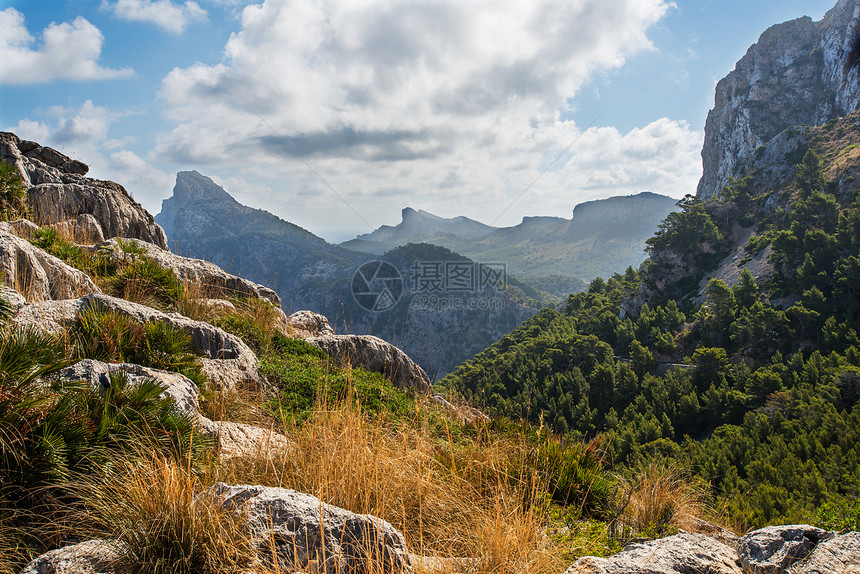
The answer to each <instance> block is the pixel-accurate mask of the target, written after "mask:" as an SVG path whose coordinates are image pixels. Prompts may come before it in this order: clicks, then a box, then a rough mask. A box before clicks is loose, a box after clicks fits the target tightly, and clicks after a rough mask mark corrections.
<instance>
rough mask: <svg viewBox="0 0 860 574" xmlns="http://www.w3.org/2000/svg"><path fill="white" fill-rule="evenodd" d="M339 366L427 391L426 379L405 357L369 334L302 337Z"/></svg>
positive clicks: (402, 385) (393, 347) (406, 386)
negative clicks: (363, 371) (363, 370)
mask: <svg viewBox="0 0 860 574" xmlns="http://www.w3.org/2000/svg"><path fill="white" fill-rule="evenodd" d="M306 341H307V342H308V343H310V344H311V345H314V346H316V347H319V348H320V349H322V350H323V351H324V352H325V354H327V355H328V356H329V357H331V358H332V359H334V360H335V361H337V362H339V363H340V364H342V365H349V366H351V367H354V368H356V367H360V368H362V369H365V370H367V371H371V372H374V373H381V374H382V375H383V376H384V377H385V378H387V379H388V380H390V381H391V382H392V383H394V385H395V386H397V387H401V388H407V389H416V390H418V391H419V392H427V391H428V390H430V378H429V377H428V376H427V373H425V372H424V369H422V368H421V367H419V366H418V365H417V364H416V363H415V362H414V361H413V360H412V359H410V358H409V356H408V355H407V354H406V353H404V352H403V351H401V350H400V349H398V348H397V347H395V346H394V345H392V344H391V343H388V342H386V341H383V340H382V339H380V338H379V337H374V336H372V335H323V336H320V337H310V338H308V339H306Z"/></svg>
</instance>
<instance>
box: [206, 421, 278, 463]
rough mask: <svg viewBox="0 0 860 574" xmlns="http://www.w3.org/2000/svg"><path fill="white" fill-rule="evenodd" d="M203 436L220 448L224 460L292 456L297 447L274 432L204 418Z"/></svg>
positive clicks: (219, 451) (219, 452)
mask: <svg viewBox="0 0 860 574" xmlns="http://www.w3.org/2000/svg"><path fill="white" fill-rule="evenodd" d="M200 423H201V428H202V430H203V433H204V434H206V435H207V436H209V437H210V438H212V442H213V443H214V444H217V445H218V454H219V456H220V457H221V458H222V459H228V458H234V457H235V458H245V457H253V458H255V459H257V460H259V457H260V456H261V455H263V456H265V457H266V459H268V460H271V459H272V458H275V457H276V456H278V455H280V456H289V454H290V452H292V451H293V449H294V446H295V445H294V444H293V442H292V441H290V439H288V438H287V437H285V436H284V435H282V434H281V433H279V432H276V431H275V430H274V429H266V428H262V427H258V426H254V425H249V424H244V423H235V422H229V421H211V420H209V419H207V418H205V417H201V418H200Z"/></svg>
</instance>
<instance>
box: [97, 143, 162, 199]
mask: <svg viewBox="0 0 860 574" xmlns="http://www.w3.org/2000/svg"><path fill="white" fill-rule="evenodd" d="M109 169H110V171H111V173H115V174H117V176H116V177H117V181H120V182H122V185H123V186H124V187H125V188H127V189H128V190H129V191H131V192H132V195H133V196H134V198H135V199H136V200H137V201H139V202H141V203H143V204H144V205H145V206H148V207H149V208H150V209H153V208H154V206H157V205H158V201H159V200H161V199H162V198H164V197H165V196H166V195H167V193H168V192H169V191H170V190H171V189H172V188H173V176H171V175H169V174H167V173H165V172H163V171H161V170H160V169H158V168H156V167H153V166H152V165H151V164H149V163H148V162H147V161H146V160H144V159H143V158H142V157H140V156H139V155H137V154H136V153H134V152H133V151H129V150H122V151H118V152H114V153H112V154H110V164H109ZM157 211H158V210H157V209H156V210H155V211H153V213H157Z"/></svg>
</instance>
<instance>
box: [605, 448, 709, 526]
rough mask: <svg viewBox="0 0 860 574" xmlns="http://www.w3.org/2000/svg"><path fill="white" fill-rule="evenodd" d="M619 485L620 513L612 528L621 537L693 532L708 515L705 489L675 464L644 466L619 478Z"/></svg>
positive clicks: (653, 463)
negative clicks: (673, 530) (620, 495)
mask: <svg viewBox="0 0 860 574" xmlns="http://www.w3.org/2000/svg"><path fill="white" fill-rule="evenodd" d="M621 485H622V487H623V488H622V492H623V494H622V498H623V501H622V502H621V504H622V511H621V513H620V515H619V516H618V519H617V521H616V524H615V526H616V528H617V529H618V530H619V534H620V535H621V536H622V537H624V536H643V535H644V536H655V535H660V534H663V533H665V532H666V531H668V530H670V529H675V528H680V529H684V530H688V531H694V530H696V529H697V528H698V526H699V525H700V523H701V518H702V517H703V516H706V515H708V514H709V513H710V509H709V507H708V504H707V501H708V498H709V492H708V486H707V485H706V484H704V483H702V482H701V481H695V480H693V479H691V478H689V477H688V476H686V475H685V473H683V472H681V470H680V469H678V468H677V467H676V466H674V465H668V466H666V465H661V464H658V463H655V462H650V463H647V464H645V465H643V466H640V467H639V468H637V469H635V470H634V471H633V473H632V474H631V476H630V477H627V478H622V479H621Z"/></svg>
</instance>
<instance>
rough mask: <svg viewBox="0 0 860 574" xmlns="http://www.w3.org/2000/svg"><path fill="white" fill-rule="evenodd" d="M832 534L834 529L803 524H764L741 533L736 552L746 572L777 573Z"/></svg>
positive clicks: (833, 534)
mask: <svg viewBox="0 0 860 574" xmlns="http://www.w3.org/2000/svg"><path fill="white" fill-rule="evenodd" d="M833 536H835V533H834V532H830V531H827V530H822V529H820V528H815V527H814V526H809V525H806V524H795V525H790V526H768V527H766V528H762V529H760V530H756V531H754V532H750V533H749V534H747V535H746V536H743V537H741V539H740V542H739V543H738V555H739V556H740V562H741V564H742V565H743V567H744V569H745V570H746V571H747V572H749V573H750V574H781V573H782V572H784V571H785V570H786V568H788V567H789V566H791V565H793V564H794V563H795V562H797V561H798V560H803V559H804V558H806V557H807V556H809V554H810V553H811V552H812V551H813V549H815V547H816V546H817V545H818V544H819V543H820V542H823V541H825V540H828V539H830V538H832V537H833Z"/></svg>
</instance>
